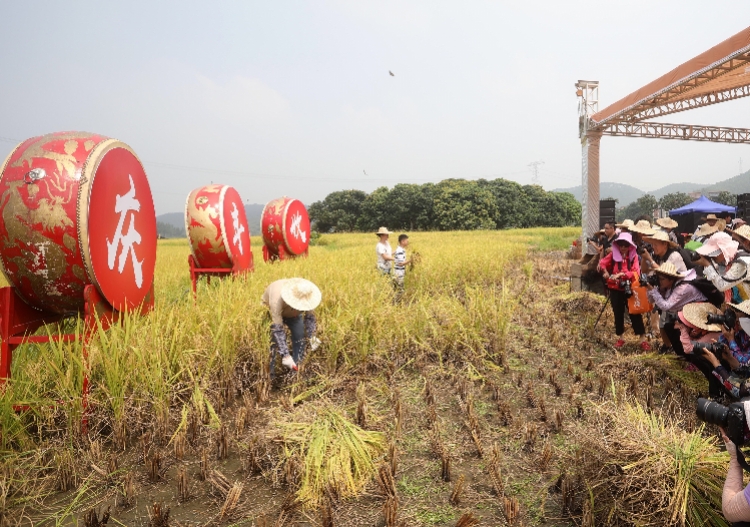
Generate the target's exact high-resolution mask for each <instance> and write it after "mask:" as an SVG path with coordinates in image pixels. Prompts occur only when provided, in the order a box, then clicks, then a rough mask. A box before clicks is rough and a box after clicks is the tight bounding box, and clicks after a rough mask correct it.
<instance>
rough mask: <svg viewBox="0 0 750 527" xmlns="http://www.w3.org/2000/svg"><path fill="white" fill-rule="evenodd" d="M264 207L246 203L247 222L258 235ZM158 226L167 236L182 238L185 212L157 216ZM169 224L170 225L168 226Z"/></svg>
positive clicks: (253, 233)
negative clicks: (161, 225)
mask: <svg viewBox="0 0 750 527" xmlns="http://www.w3.org/2000/svg"><path fill="white" fill-rule="evenodd" d="M263 207H265V205H261V204H260V203H248V204H247V205H245V215H246V216H247V224H248V226H249V227H250V234H252V235H253V236H257V235H259V234H260V216H261V214H262V213H263ZM156 222H157V227H159V226H158V224H159V223H161V224H163V225H164V226H163V227H162V228H161V229H159V234H161V235H162V236H164V237H165V238H180V237H182V236H185V213H184V212H168V213H166V214H161V215H159V216H157V217H156ZM166 226H168V227H166Z"/></svg>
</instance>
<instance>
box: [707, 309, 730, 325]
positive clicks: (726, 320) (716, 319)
mask: <svg viewBox="0 0 750 527" xmlns="http://www.w3.org/2000/svg"><path fill="white" fill-rule="evenodd" d="M706 322H707V323H708V324H722V325H723V326H724V327H725V328H727V329H733V328H734V325H735V323H736V322H737V313H735V312H734V311H733V310H732V309H727V310H726V311H724V313H722V314H721V315H708V316H707V317H706Z"/></svg>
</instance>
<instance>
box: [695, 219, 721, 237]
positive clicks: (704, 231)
mask: <svg viewBox="0 0 750 527" xmlns="http://www.w3.org/2000/svg"><path fill="white" fill-rule="evenodd" d="M718 231H719V222H716V223H714V224H713V225H709V224H708V223H702V224H701V226H700V227H698V234H697V236H698V237H699V238H700V237H703V236H708V235H710V234H713V233H715V232H718Z"/></svg>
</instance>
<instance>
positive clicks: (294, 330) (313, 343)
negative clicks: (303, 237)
mask: <svg viewBox="0 0 750 527" xmlns="http://www.w3.org/2000/svg"><path fill="white" fill-rule="evenodd" d="M320 298H321V294H320V289H318V286H316V285H315V284H313V283H312V282H311V281H309V280H305V279H304V278H288V279H283V280H276V281H275V282H273V283H271V284H270V285H269V286H268V287H267V288H266V290H265V292H264V293H263V297H262V298H261V302H262V303H263V304H264V305H265V306H267V307H268V311H269V312H270V313H271V357H270V358H271V362H270V366H269V371H270V373H271V377H273V372H274V366H275V362H276V360H275V359H276V355H277V354H278V355H280V356H281V364H283V365H284V366H286V367H287V368H289V369H291V370H295V371H296V370H297V364H299V363H300V362H302V359H303V358H304V356H305V336H307V338H308V339H310V348H311V349H313V350H314V349H316V348H317V347H318V345H319V344H320V341H319V340H318V339H317V338H316V337H315V333H316V331H317V322H316V320H315V313H314V312H313V309H315V308H316V307H318V304H320ZM285 324H286V327H288V328H289V332H290V333H291V334H292V353H291V355H290V354H289V346H288V344H287V339H286V330H285V329H284V325H285Z"/></svg>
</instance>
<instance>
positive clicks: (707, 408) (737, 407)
mask: <svg viewBox="0 0 750 527" xmlns="http://www.w3.org/2000/svg"><path fill="white" fill-rule="evenodd" d="M695 413H696V414H698V419H700V420H701V421H705V422H706V423H710V424H713V425H718V426H720V427H722V428H723V429H724V431H725V432H726V433H727V437H729V439H731V440H732V443H734V444H735V445H736V446H737V447H738V448H739V447H741V446H742V445H744V444H745V434H746V430H747V422H746V420H745V406H744V404H742V403H732V404H730V405H729V406H724V405H723V404H719V403H716V402H714V401H709V400H708V399H704V398H703V397H699V398H698V403H697V405H696V407H695Z"/></svg>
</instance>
